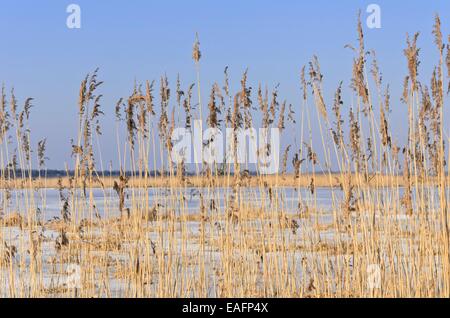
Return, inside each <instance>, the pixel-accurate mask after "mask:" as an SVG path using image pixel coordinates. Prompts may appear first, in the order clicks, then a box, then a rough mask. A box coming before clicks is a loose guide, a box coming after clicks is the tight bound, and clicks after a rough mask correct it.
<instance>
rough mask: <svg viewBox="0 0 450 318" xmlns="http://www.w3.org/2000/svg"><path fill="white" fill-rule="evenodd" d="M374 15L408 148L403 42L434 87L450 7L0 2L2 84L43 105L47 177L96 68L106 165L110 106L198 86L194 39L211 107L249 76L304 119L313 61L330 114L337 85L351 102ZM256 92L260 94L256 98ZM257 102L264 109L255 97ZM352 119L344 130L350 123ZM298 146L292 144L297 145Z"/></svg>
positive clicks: (36, 120)
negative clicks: (166, 88) (213, 99)
mask: <svg viewBox="0 0 450 318" xmlns="http://www.w3.org/2000/svg"><path fill="white" fill-rule="evenodd" d="M71 3H76V4H78V5H80V7H81V10H82V11H81V21H82V26H81V29H79V30H71V29H68V28H67V27H66V18H67V16H68V13H66V7H67V6H68V5H69V4H71ZM371 3H376V4H378V5H380V7H381V10H382V11H381V18H382V28H381V29H368V28H367V27H366V26H365V25H364V32H365V35H366V48H367V49H372V48H373V49H375V50H376V51H377V54H378V59H379V64H380V68H381V70H382V72H383V75H384V80H385V83H387V82H389V83H390V84H391V88H392V108H393V113H392V115H391V116H392V118H393V120H394V122H395V123H396V124H397V123H398V125H396V127H395V129H394V130H395V133H397V134H399V135H400V136H402V134H404V132H402V131H404V130H403V129H402V127H404V126H405V125H406V121H405V109H402V108H404V107H405V106H404V105H403V104H401V103H400V102H399V97H400V90H401V86H402V81H403V78H404V76H405V74H406V73H407V68H406V62H405V59H404V56H403V49H404V47H405V35H406V33H407V32H409V33H410V34H413V33H414V32H416V31H420V32H421V37H420V40H419V46H420V47H421V48H422V50H421V53H420V54H421V59H422V64H421V70H420V73H421V74H423V75H424V76H426V77H425V78H426V81H427V83H428V82H429V80H428V78H429V75H430V74H431V70H432V67H433V65H434V64H435V63H436V59H437V56H436V49H435V47H434V44H433V39H432V35H431V30H432V26H433V23H434V20H433V18H434V14H435V13H439V14H440V16H441V20H442V30H443V33H444V34H445V36H446V37H447V35H448V34H449V33H450V1H448V0H440V1H439V0H434V1H431V0H429V1H421V0H410V1H398V0H396V1H392V0H389V1H381V0H373V1H357V0H352V1H350V0H342V1H330V0H316V1H293V0H292V1H273V0H272V1H264V0H258V1H256V0H246V1H242V0H239V1H237V0H227V1H211V0H208V1H207V0H203V1H194V0H193V1H181V0H180V1H171V0H167V1H150V0H132V1H119V0H108V1H106V0H72V1H65V0H57V1H55V0H40V1H35V0H1V1H0V41H1V44H0V47H1V49H0V82H3V83H4V84H5V86H6V87H7V89H10V88H11V87H12V86H14V87H15V90H16V94H17V96H18V98H19V100H20V102H23V100H24V98H26V97H28V96H30V97H33V98H35V101H34V105H35V107H34V108H33V109H32V116H31V129H32V136H34V137H33V140H34V142H35V144H34V145H33V146H35V145H36V142H37V140H38V139H41V138H43V137H47V140H48V146H47V148H48V157H50V161H49V162H48V167H49V168H63V167H64V163H65V162H67V161H69V160H70V151H71V149H70V139H71V138H75V134H76V126H77V119H76V116H77V95H78V89H79V85H80V81H81V80H82V78H83V77H84V76H85V74H86V73H88V72H90V71H92V70H94V69H95V68H96V67H99V68H100V79H101V80H103V81H105V84H104V86H103V87H102V89H101V93H102V94H103V95H104V99H103V102H102V107H103V110H104V112H105V113H106V116H105V118H104V119H103V120H102V122H103V124H104V126H105V127H104V129H103V130H104V136H103V138H102V141H101V142H102V151H103V158H104V161H105V162H107V161H109V160H113V161H114V160H115V159H116V158H117V157H116V143H115V138H114V116H113V113H114V105H115V102H116V101H117V100H118V99H119V98H120V97H126V96H129V94H130V92H131V90H132V87H133V83H134V80H135V79H136V80H137V81H145V80H147V79H148V80H152V79H156V80H158V79H159V77H160V76H161V75H162V74H164V73H166V74H167V76H168V77H169V81H170V83H171V84H174V83H175V79H176V76H177V73H180V77H181V81H182V85H183V87H184V88H186V87H187V86H188V85H189V84H190V83H193V82H194V81H195V68H194V64H193V61H192V58H191V52H192V44H193V41H194V37H195V32H198V34H199V36H200V42H201V51H202V54H203V56H202V60H201V77H202V87H203V88H204V91H203V96H204V98H205V100H204V103H205V102H207V99H206V98H207V96H208V92H209V89H210V87H211V84H212V83H213V82H214V81H219V82H220V83H221V82H222V80H223V70H224V67H225V66H229V69H230V74H231V81H232V85H233V87H234V88H235V89H238V85H240V83H239V81H240V76H241V74H242V72H243V71H244V70H245V68H247V67H248V69H249V81H250V83H251V86H253V87H254V88H257V85H258V82H261V83H262V84H263V85H266V84H267V85H268V87H269V88H270V87H273V86H275V85H276V84H277V83H280V98H281V99H287V101H288V103H292V104H293V105H294V106H295V107H298V105H299V101H300V93H299V70H300V68H301V67H302V66H303V65H304V64H306V63H307V62H308V61H309V59H310V58H311V56H312V55H313V54H316V55H317V56H318V57H319V59H320V62H321V67H322V72H323V73H324V75H325V77H324V90H325V92H326V93H325V97H326V100H327V104H329V105H330V104H331V101H332V95H333V93H334V90H335V89H336V87H337V85H338V83H339V81H340V80H344V87H345V88H346V89H345V91H346V93H345V94H344V97H346V98H347V99H346V102H348V101H349V100H350V99H349V97H350V96H349V92H350V90H349V89H347V87H348V86H349V82H350V77H351V64H352V52H351V51H350V50H349V49H344V45H345V44H348V43H353V44H356V39H357V36H356V17H357V12H358V10H359V9H361V10H362V13H363V19H364V20H365V18H366V17H367V14H366V13H365V10H366V8H367V6H368V5H369V4H371ZM255 91H256V89H255ZM253 96H254V100H255V102H256V96H255V94H254V95H253ZM346 119H347V118H346ZM289 138H292V136H290V137H288V138H287V139H286V140H284V142H285V143H287V142H289V143H290V142H292V139H291V140H290V139H289Z"/></svg>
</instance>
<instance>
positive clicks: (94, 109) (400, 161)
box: [0, 16, 450, 297]
mask: <svg viewBox="0 0 450 318" xmlns="http://www.w3.org/2000/svg"><path fill="white" fill-rule="evenodd" d="M433 35H434V38H435V44H436V49H437V52H438V57H439V59H438V60H437V61H436V66H435V68H434V71H433V73H432V74H431V81H430V82H428V81H425V80H422V74H421V76H419V73H420V72H419V71H420V68H419V66H420V56H419V53H420V49H419V47H418V46H417V43H418V42H417V41H418V38H419V34H415V35H414V36H413V37H409V36H408V37H407V39H406V47H405V50H404V55H405V59H406V63H407V70H408V73H407V74H406V76H405V81H404V87H403V92H404V93H403V97H402V103H403V104H404V105H397V104H398V103H397V102H394V103H392V102H391V100H390V93H389V85H386V84H385V83H384V82H383V80H382V76H381V71H380V68H379V66H378V63H377V60H376V55H375V52H374V51H367V50H366V48H365V43H364V34H363V29H362V26H361V22H360V21H358V24H357V36H358V43H357V45H356V46H352V45H349V46H348V47H349V48H350V49H351V50H352V52H353V53H354V60H353V61H354V63H353V70H352V78H351V81H350V90H351V94H352V98H351V100H350V101H345V100H343V97H342V96H343V94H342V92H343V90H344V89H345V85H344V84H343V83H341V84H340V85H339V86H338V87H337V88H336V91H335V95H334V100H333V101H327V100H326V98H325V97H324V94H323V86H324V83H325V82H326V77H325V76H324V75H323V74H322V70H321V67H320V62H319V58H318V57H316V56H314V57H312V59H311V61H310V62H309V63H308V64H307V65H305V67H303V68H302V69H301V71H300V73H299V82H300V89H301V103H300V105H295V104H294V105H292V104H289V103H288V102H287V101H284V100H281V99H280V97H279V94H278V87H274V88H272V89H271V90H270V89H269V88H267V87H264V85H262V84H259V86H258V89H257V91H256V92H255V90H252V88H251V87H250V86H249V81H248V74H249V73H248V71H245V72H244V74H243V76H242V78H241V79H240V83H239V84H238V86H239V88H238V89H237V90H235V91H233V89H232V88H231V86H230V82H231V81H230V78H229V74H228V68H226V69H225V71H224V79H223V80H221V81H220V82H221V83H215V84H214V85H213V86H212V87H211V89H210V90H208V92H209V93H208V94H207V95H206V96H207V100H208V103H207V105H203V104H202V93H203V91H202V90H201V88H200V83H201V82H200V75H201V68H200V66H201V58H202V53H201V51H200V49H201V46H200V41H199V37H198V36H197V37H196V41H195V44H194V47H193V53H192V58H193V60H194V63H195V66H196V73H197V82H196V83H192V84H189V85H187V86H186V90H183V84H182V81H181V79H180V77H178V78H177V80H176V82H175V83H176V88H171V86H170V83H169V79H168V78H167V77H166V76H162V77H161V78H160V79H159V81H147V82H145V83H143V84H142V85H140V84H139V83H137V84H136V85H135V87H134V89H133V91H132V92H131V93H130V96H129V97H124V98H121V99H120V100H119V101H118V102H117V105H116V111H115V115H116V136H115V137H116V138H117V163H118V165H119V166H120V175H119V176H118V177H111V176H108V174H107V170H108V168H106V169H105V168H104V166H103V164H104V163H103V162H102V158H101V144H100V141H99V140H100V138H99V136H100V135H101V133H102V127H101V117H102V115H103V111H104V108H103V107H102V106H101V103H102V95H101V93H100V91H101V86H102V82H101V80H100V79H99V77H98V70H95V71H94V72H93V73H92V74H89V75H87V76H86V77H85V78H84V79H83V80H82V82H81V85H80V91H79V101H78V105H77V107H78V115H79V116H78V119H77V123H78V131H77V133H76V135H75V136H74V138H73V140H72V143H71V145H70V147H71V149H72V160H73V162H72V167H73V168H72V171H71V172H69V168H67V175H66V176H65V177H63V178H59V179H52V178H48V177H47V167H46V162H47V158H46V140H45V139H42V140H41V141H40V142H39V143H38V145H37V149H36V150H35V151H34V150H32V145H31V142H30V140H31V138H30V136H31V130H30V128H29V118H30V114H31V112H32V106H33V105H32V103H33V100H32V99H31V98H29V99H27V100H25V101H24V103H23V107H21V106H19V102H18V101H17V99H16V97H15V94H14V90H11V91H7V89H6V88H5V87H3V88H2V94H1V98H0V128H1V129H0V162H1V172H0V185H1V188H0V193H1V194H0V198H1V208H0V211H1V215H0V216H1V219H0V296H2V297H450V269H449V266H450V255H449V247H450V246H449V243H450V241H449V234H450V233H449V214H448V200H449V192H448V183H449V180H448V176H447V168H446V167H447V159H448V155H447V154H446V151H447V150H446V147H445V146H446V141H447V139H448V136H447V135H446V134H444V116H443V108H444V107H445V104H446V98H447V95H448V93H449V92H450V82H449V77H450V46H449V43H445V37H444V35H443V34H442V32H441V22H440V19H439V17H438V16H436V19H435V23H434V28H433ZM447 41H448V42H450V36H449V38H448V39H447ZM158 83H159V90H157V86H158ZM158 92H159V94H158ZM195 95H197V96H195ZM391 104H395V105H396V106H395V107H403V109H404V112H405V115H407V117H406V116H405V118H407V119H406V120H405V122H404V125H405V126H407V127H408V137H407V141H406V142H405V143H404V144H398V141H397V138H396V136H395V135H394V134H393V133H394V130H395V128H394V127H393V123H392V122H390V118H389V117H390V111H391V107H393V105H391ZM204 106H205V107H204ZM203 110H205V111H203ZM196 120H201V125H205V127H208V128H229V129H231V130H232V132H233V134H232V136H233V137H234V138H236V135H237V132H239V131H240V130H243V129H246V128H249V127H252V126H256V125H259V124H260V126H261V127H263V128H278V129H279V130H280V132H281V133H282V134H283V133H284V134H290V135H292V133H293V132H294V133H295V140H296V143H295V145H294V144H293V145H290V146H288V147H287V148H285V149H281V153H280V156H281V158H282V160H280V170H279V173H277V174H276V175H264V174H260V173H257V174H256V175H250V171H251V170H250V169H251V167H249V165H248V164H247V163H241V162H238V161H237V160H234V161H231V162H227V163H226V164H222V163H213V164H207V163H205V162H204V163H203V164H197V165H195V167H194V169H195V176H190V175H188V174H187V169H188V168H189V167H188V166H187V164H185V162H183V161H182V160H176V161H175V162H173V161H171V160H168V156H169V154H170V153H171V150H172V149H173V146H174V144H173V140H172V139H171V136H172V132H173V131H174V129H175V128H176V127H180V126H182V127H185V128H186V129H193V128H194V125H196V123H198V121H196ZM259 121H261V122H260V123H259ZM312 126H317V127H319V131H320V132H321V134H320V136H319V137H320V139H319V140H320V142H319V143H317V142H316V143H313V139H314V140H317V138H313V136H312V131H313V130H312ZM286 131H289V132H288V133H287V132H286ZM202 147H207V144H205V143H203V146H202ZM271 151H274V150H273V149H268V148H264V149H258V155H259V156H263V154H268V153H270V152H271ZM236 152H237V146H236V143H234V144H232V145H231V147H230V148H229V149H227V153H228V154H236ZM235 157H236V156H235ZM156 158H159V159H160V160H159V161H160V162H162V164H161V165H160V166H159V167H158V168H159V170H160V173H158V174H156V173H154V169H155V168H156V166H157V165H156V161H157V160H156ZM34 163H36V164H37V166H36V165H34ZM336 167H337V169H336ZM190 168H192V165H191V167H190ZM111 169H112V168H110V170H111ZM255 169H256V170H255V171H256V172H258V171H259V170H258V167H256V168H255ZM34 170H38V172H39V173H38V176H37V177H35V176H33V171H34ZM288 171H292V173H288ZM50 188H54V189H56V190H54V191H57V198H58V199H57V200H58V202H59V211H60V212H59V213H58V215H57V216H55V215H50V212H49V211H50V208H49V206H48V200H49V198H48V196H49V193H50V192H49V191H50V190H49V189H50ZM324 188H326V191H327V192H326V193H327V196H328V200H329V201H330V202H331V205H330V206H327V207H324V206H323V205H321V201H320V199H321V197H320V196H319V195H318V193H321V191H323V189H324ZM98 196H100V198H101V199H100V201H101V207H100V206H99V203H98V200H97V201H96V198H98ZM289 197H290V198H292V197H295V200H288V198H289ZM192 200H194V201H195V202H196V205H195V207H194V208H192V205H190V203H189V202H190V201H192ZM293 202H295V203H293ZM374 266H375V267H374ZM371 268H376V269H378V273H376V274H379V276H378V275H375V276H374V273H373V271H372V270H370V269H371ZM74 269H75V272H76V273H75V274H76V275H75V274H74V273H73V272H71V271H72V270H74ZM69 278H70V279H73V278H76V280H77V281H76V283H75V284H71V280H69Z"/></svg>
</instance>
